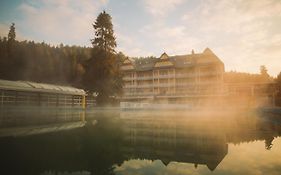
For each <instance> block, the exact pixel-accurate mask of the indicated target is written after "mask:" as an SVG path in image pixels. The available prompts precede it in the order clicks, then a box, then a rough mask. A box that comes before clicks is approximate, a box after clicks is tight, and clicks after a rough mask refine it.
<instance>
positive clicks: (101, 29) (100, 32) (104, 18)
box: [91, 11, 117, 53]
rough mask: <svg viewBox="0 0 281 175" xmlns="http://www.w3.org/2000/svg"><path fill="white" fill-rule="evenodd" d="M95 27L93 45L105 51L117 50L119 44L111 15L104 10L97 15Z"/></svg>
mask: <svg viewBox="0 0 281 175" xmlns="http://www.w3.org/2000/svg"><path fill="white" fill-rule="evenodd" d="M93 27H94V29H95V38H94V39H92V40H91V41H92V44H93V46H94V47H97V48H99V49H102V50H104V52H105V53H113V52H115V50H114V49H115V47H116V46H117V45H116V39H115V36H114V31H113V24H112V22H111V16H110V15H109V14H108V13H106V12H105V11H103V12H102V13H100V14H99V16H98V17H97V19H96V21H95V23H94V24H93Z"/></svg>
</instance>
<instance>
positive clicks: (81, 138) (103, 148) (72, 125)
mask: <svg viewBox="0 0 281 175" xmlns="http://www.w3.org/2000/svg"><path fill="white" fill-rule="evenodd" d="M23 114H24V115H23ZM0 126H1V129H0V136H1V137H0V155H1V170H0V174H21V175H23V174H28V175H32V174H42V175H53V174H56V175H58V174H62V175H66V174H77V175H88V174H120V175H121V174H126V175H127V174H132V175H135V174H140V175H141V174H159V175H162V174H167V175H168V174H176V175H184V174H196V175H201V174H228V175H229V174H232V175H236V174H237V175H238V174H239V175H240V174H248V175H259V174H260V175H262V174H271V175H275V174H276V175H277V174H280V173H281V159H280V157H281V139H280V137H279V136H280V135H281V116H280V115H275V114H272V113H264V112H261V111H259V112H257V111H253V110H241V111H239V110H236V111H220V112H218V111H180V110H178V111H119V110H118V109H110V110H102V109H99V110H92V111H86V113H84V112H83V111H64V110H59V111H52V112H50V111H49V112H46V111H43V112H42V111H41V112H38V111H37V112H32V113H23V112H5V113H4V114H3V112H2V114H1V118H0Z"/></svg>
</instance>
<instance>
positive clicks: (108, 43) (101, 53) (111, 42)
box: [83, 11, 122, 104]
mask: <svg viewBox="0 0 281 175" xmlns="http://www.w3.org/2000/svg"><path fill="white" fill-rule="evenodd" d="M93 27H94V29H95V38H94V39H92V40H91V41H92V45H93V49H92V54H91V59H89V60H87V61H86V62H85V63H84V67H85V74H84V77H83V84H84V87H85V88H86V89H87V90H88V92H90V93H95V94H97V103H98V104H105V103H108V102H109V101H110V98H111V97H112V98H114V97H115V96H116V95H118V94H119V93H120V92H121V87H122V76H121V73H120V69H119V66H120V64H118V62H119V61H120V60H119V61H118V58H119V57H118V56H116V54H115V47H116V41H115V36H114V31H113V24H112V22H111V16H110V15H109V14H107V13H106V12H105V11H103V12H101V13H100V14H99V15H98V17H97V19H96V21H95V23H94V24H93Z"/></svg>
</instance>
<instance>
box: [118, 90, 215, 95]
mask: <svg viewBox="0 0 281 175" xmlns="http://www.w3.org/2000/svg"><path fill="white" fill-rule="evenodd" d="M219 92H220V91H219V90H194V91H176V92H154V93H153V92H125V93H124V94H123V96H154V95H199V94H201V95H202V94H216V93H219Z"/></svg>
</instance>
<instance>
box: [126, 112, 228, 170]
mask: <svg viewBox="0 0 281 175" xmlns="http://www.w3.org/2000/svg"><path fill="white" fill-rule="evenodd" d="M121 118H122V120H123V122H124V125H123V127H122V128H123V130H124V135H125V136H124V144H123V147H122V151H123V152H124V154H125V155H126V156H127V157H128V158H130V159H131V158H140V159H150V160H157V159H160V160H161V161H162V162H163V164H165V165H168V164H169V162H171V161H175V162H186V163H193V164H194V166H195V167H197V165H198V164H203V165H207V167H208V168H209V169H210V170H214V169H215V168H216V167H217V166H218V164H219V163H220V162H221V161H222V160H223V158H224V157H225V156H226V154H227V151H228V145H227V141H226V136H225V134H224V133H222V132H215V131H214V130H213V128H206V126H204V125H206V124H208V123H206V121H200V122H199V123H197V122H194V121H192V118H188V119H187V118H176V119H175V118H170V117H167V116H165V117H162V118H160V117H157V116H156V117H153V116H150V117H149V116H148V117H147V116H143V117H138V118H136V116H135V114H132V116H130V114H125V115H124V117H121Z"/></svg>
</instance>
